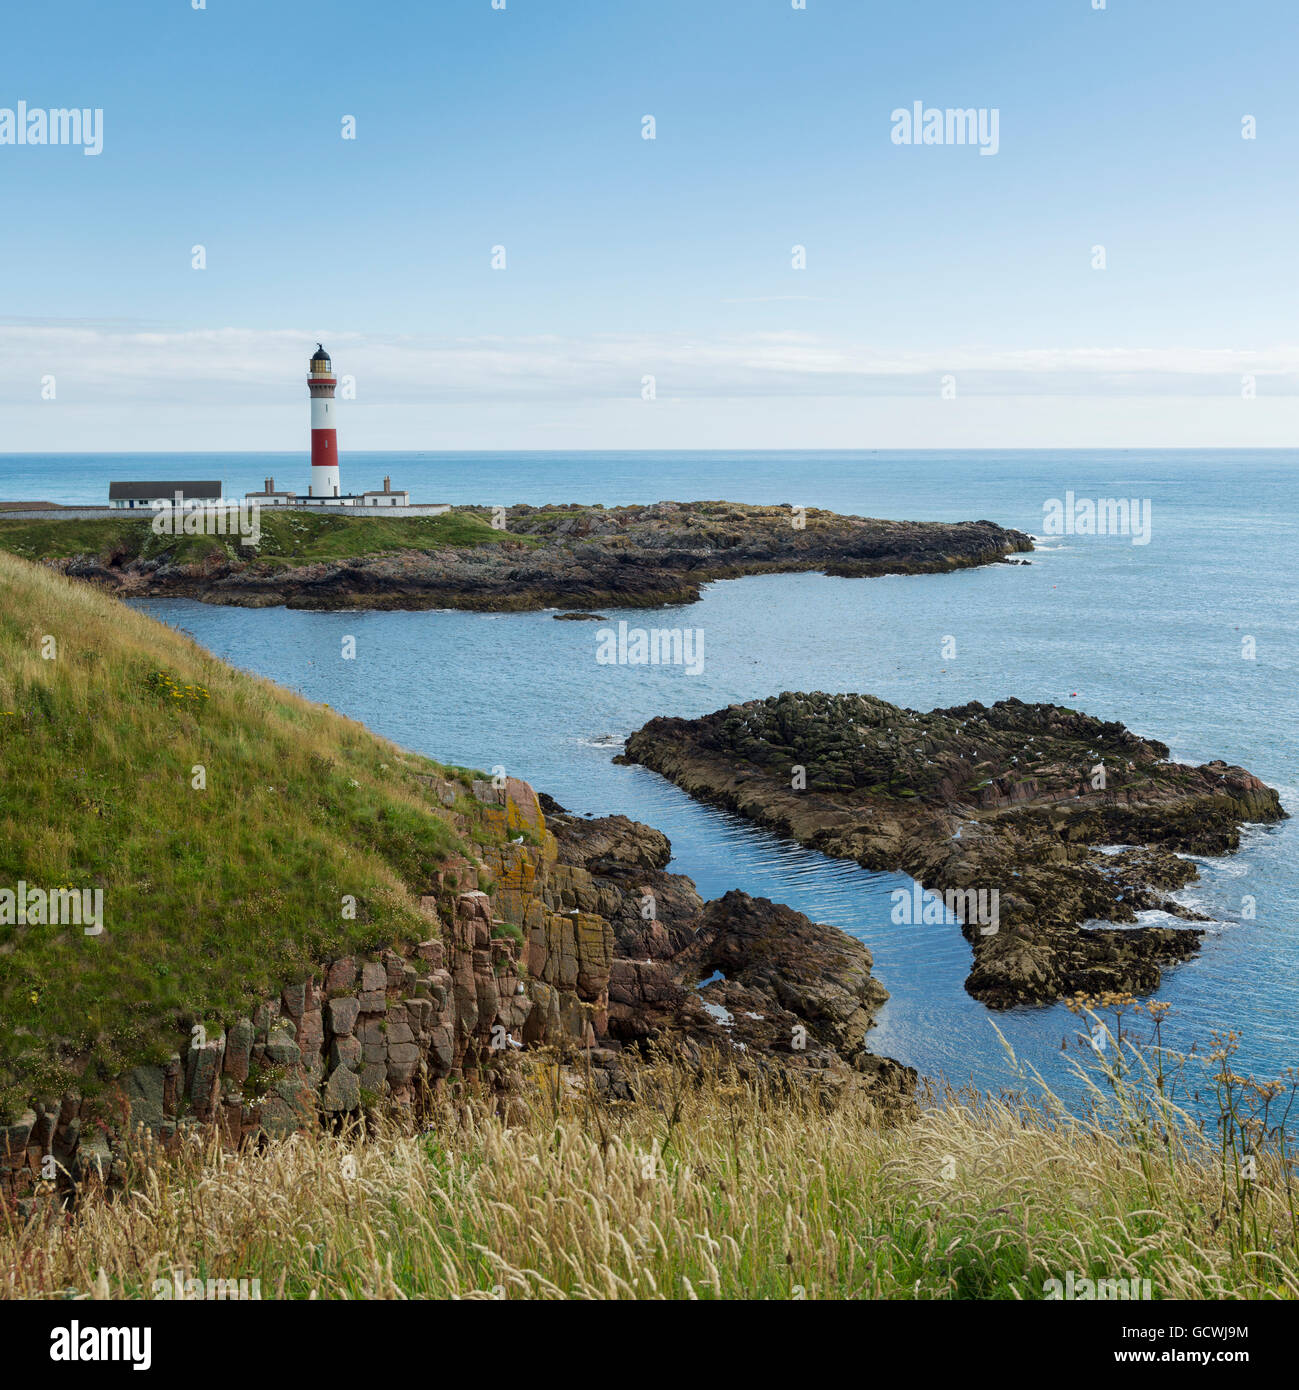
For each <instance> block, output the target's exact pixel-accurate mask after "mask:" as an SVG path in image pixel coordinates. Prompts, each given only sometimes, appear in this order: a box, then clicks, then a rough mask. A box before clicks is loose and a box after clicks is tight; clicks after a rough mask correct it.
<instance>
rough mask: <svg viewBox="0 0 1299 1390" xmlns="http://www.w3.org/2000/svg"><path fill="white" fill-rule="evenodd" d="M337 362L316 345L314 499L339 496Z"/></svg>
mask: <svg viewBox="0 0 1299 1390" xmlns="http://www.w3.org/2000/svg"><path fill="white" fill-rule="evenodd" d="M336 384H337V383H336V381H335V379H334V364H333V363H332V362H331V361H330V360H329V354H328V353H327V352H326V351H325V349H324V347H323V346H322V345H321V344H320V343H317V344H316V351H315V352H314V353H313V354H312V358H311V367H310V370H309V372H308V375H307V389H308V390H309V391H310V392H311V493H310V495H311V496H312V497H313V498H326V497H330V498H333V497H338V496H339V495H340V494H339V480H338V429H337V427H336V423H335V416H334V387H335V385H336Z"/></svg>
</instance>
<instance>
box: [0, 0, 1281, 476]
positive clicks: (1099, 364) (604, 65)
mask: <svg viewBox="0 0 1299 1390" xmlns="http://www.w3.org/2000/svg"><path fill="white" fill-rule="evenodd" d="M1297 30H1299V7H1297V6H1295V5H1294V4H1293V0H1285V3H1283V2H1282V0H1258V3H1232V4H1227V3H1216V2H1215V0H1107V6H1106V8H1105V9H1104V10H1099V11H1098V10H1094V9H1093V8H1092V0H986V3H970V0H911V3H906V4H884V3H876V0H869V3H868V2H867V0H806V9H804V10H795V9H794V8H793V7H792V5H791V4H790V0H644V2H643V3H636V2H635V0H619V3H612V2H611V0H506V8H505V9H504V10H495V9H493V8H492V5H491V0H420V3H414V2H413V0H385V3H382V4H373V5H370V6H359V5H356V4H353V3H348V4H344V3H333V2H332V0H321V2H320V3H317V4H314V5H311V6H306V5H287V4H281V3H267V0H259V2H255V0H207V4H206V8H205V9H203V10H194V9H193V8H192V7H191V3H190V0H149V2H148V3H144V0H124V2H121V3H114V4H112V5H104V4H102V3H98V0H71V2H68V3H50V4H47V5H41V6H22V7H20V8H19V7H9V8H8V10H7V12H6V14H5V17H4V20H3V31H2V32H3V37H4V43H3V45H2V46H0V108H4V107H9V108H13V107H16V105H17V103H18V101H19V100H23V101H26V102H27V103H28V105H29V106H30V107H61V106H78V107H93V108H102V110H103V113H104V115H103V141H104V145H103V152H102V153H101V154H100V155H98V156H97V157H87V156H85V155H84V154H83V153H82V152H81V151H80V150H77V149H70V148H48V147H15V146H4V145H0V187H3V190H4V202H3V206H4V209H5V213H6V215H5V217H4V218H3V221H2V222H0V265H2V266H3V272H2V273H3V283H4V295H3V298H2V299H0V412H2V413H3V420H4V422H5V429H4V431H3V433H2V434H0V449H9V450H43V449H49V450H59V449H78V448H109V447H112V448H118V449H185V448H248V449H257V448H267V449H278V448H295V447H299V446H300V445H301V444H302V442H303V436H304V434H305V423H304V422H305V420H306V413H307V412H306V392H305V389H303V383H302V376H303V372H304V368H305V361H306V357H307V356H308V355H309V353H310V350H311V348H312V347H313V345H314V342H315V340H316V338H323V339H324V340H325V342H326V345H327V346H328V347H330V349H331V350H332V351H333V353H334V356H335V364H336V367H337V369H338V370H339V371H340V372H343V373H349V372H350V373H351V374H353V375H354V376H355V378H356V399H355V401H349V402H348V403H347V406H346V410H345V412H344V414H343V416H342V420H341V426H342V431H343V433H342V438H341V440H340V443H341V444H342V446H343V448H344V449H346V448H347V447H348V446H349V444H350V445H351V446H352V447H355V448H428V449H438V448H526V447H535V448H582V447H585V448H601V447H672V446H680V447H687V446H710V445H714V446H718V447H731V446H733V447H744V446H750V447H751V446H761V445H763V444H770V445H772V446H782V447H873V446H878V447H903V446H907V445H914V446H934V445H937V446H942V445H953V446H955V445H960V444H965V445H969V446H974V447H996V446H998V445H1005V446H1012V445H1021V446H1023V445H1034V444H1040V445H1056V446H1071V445H1080V446H1081V445H1091V444H1096V445H1101V444H1115V445H1123V444H1126V445H1158V444H1170V445H1173V444H1192V443H1193V444H1242V445H1245V444H1291V443H1293V442H1294V440H1295V438H1296V433H1297V431H1299V405H1297V402H1299V328H1297V327H1296V325H1297V324H1299V285H1297V283H1296V282H1297V275H1299V272H1297V271H1296V259H1295V254H1294V246H1295V225H1296V212H1297V211H1299V209H1297V208H1296V203H1297V202H1299V180H1297V179H1296V174H1297V173H1299V121H1297V120H1296V117H1295V114H1294V107H1293V74H1294V71H1295V66H1296V59H1297V58H1299V42H1297V41H1296V40H1297ZM916 101H921V102H923V103H925V105H926V106H928V107H937V108H949V107H961V108H983V109H986V110H992V109H994V108H995V109H996V110H997V112H998V118H999V149H998V152H997V154H996V155H995V157H985V156H981V155H980V154H979V152H978V150H977V149H975V148H971V147H968V146H965V147H948V146H919V145H912V146H900V145H897V144H895V143H894V142H893V140H892V138H891V134H892V130H893V124H892V120H891V114H892V112H893V111H894V110H895V109H897V108H910V107H911V106H912V104H913V103H914V102H916ZM348 115H350V116H353V117H355V121H356V139H355V140H344V139H342V138H341V130H342V121H343V118H344V116H348ZM645 115H652V116H653V117H654V119H655V124H656V139H654V140H653V141H648V140H644V139H642V118H643V117H644V116H645ZM1246 116H1252V117H1253V118H1254V119H1255V121H1256V123H1257V138H1256V139H1255V140H1244V139H1242V138H1241V130H1242V120H1243V118H1244V117H1246ZM195 245H201V246H203V247H204V248H205V251H206V258H207V267H206V269H204V270H195V269H193V268H192V266H191V248H192V247H193V246H195ZM497 245H503V246H504V247H505V248H506V259H507V268H506V269H505V270H493V269H492V267H491V254H492V248H493V247H494V246H497ZM795 245H801V246H804V247H806V260H807V268H806V269H804V270H795V269H793V268H792V267H791V251H792V248H793V247H794V246H795ZM1096 245H1103V246H1104V247H1105V252H1106V260H1107V266H1106V268H1105V269H1104V270H1101V271H1098V270H1094V269H1093V268H1092V258H1093V253H1092V248H1093V247H1094V246H1096ZM647 375H648V376H653V377H654V379H655V388H656V399H654V400H652V401H646V400H643V399H642V382H643V379H644V377H645V376H647ZM1246 375H1249V376H1252V377H1254V378H1255V379H1256V382H1257V399H1244V398H1242V390H1241V382H1242V377H1244V376H1246ZM48 376H53V378H54V390H55V399H53V400H48V399H46V400H43V399H41V391H42V385H41V383H42V380H43V379H44V378H46V377H48ZM944 376H950V377H952V378H954V382H955V391H956V398H955V399H943V397H942V392H941V385H940V383H941V381H942V378H943V377H944ZM949 394H950V392H949Z"/></svg>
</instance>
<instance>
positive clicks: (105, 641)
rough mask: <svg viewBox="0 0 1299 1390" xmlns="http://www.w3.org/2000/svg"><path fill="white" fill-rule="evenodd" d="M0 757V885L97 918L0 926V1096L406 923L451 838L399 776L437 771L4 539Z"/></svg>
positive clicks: (379, 939) (128, 1047) (91, 1071)
mask: <svg viewBox="0 0 1299 1390" xmlns="http://www.w3.org/2000/svg"><path fill="white" fill-rule="evenodd" d="M0 770H2V772H3V776H2V777H0V890H3V889H9V890H15V889H16V888H17V886H18V884H19V882H20V881H21V882H25V883H26V884H27V885H28V887H29V888H32V887H35V888H39V889H42V890H46V891H49V890H55V889H59V888H72V889H92V890H93V889H101V890H102V892H103V924H104V929H103V931H102V933H101V934H99V935H95V936H88V935H86V934H85V933H84V930H83V929H82V928H80V927H78V926H75V925H74V926H52V925H47V924H44V923H38V922H32V921H29V922H28V923H26V924H25V925H24V924H19V923H17V922H9V923H7V924H4V923H0V1015H3V1018H4V1020H5V1025H6V1026H5V1029H4V1030H3V1034H2V1035H0V1112H2V1111H3V1109H4V1108H5V1107H6V1104H10V1105H12V1104H14V1103H15V1102H16V1100H17V1099H18V1098H20V1097H19V1092H22V1093H23V1094H24V1095H31V1094H33V1093H53V1092H56V1091H57V1090H58V1089H59V1088H60V1087H61V1086H63V1085H65V1084H67V1083H68V1081H69V1080H70V1079H71V1070H70V1068H71V1066H72V1064H73V1062H74V1060H75V1059H76V1058H78V1057H85V1056H87V1055H88V1056H89V1058H90V1063H89V1065H88V1067H87V1068H86V1073H85V1076H84V1079H83V1083H82V1084H83V1088H84V1089H89V1088H91V1087H92V1086H93V1083H94V1081H95V1079H96V1078H100V1079H103V1078H107V1077H109V1076H112V1075H115V1074H117V1073H119V1072H120V1071H121V1070H122V1069H123V1067H124V1066H127V1065H131V1064H132V1063H134V1062H136V1061H140V1060H146V1059H147V1060H156V1059H155V1058H154V1057H153V1056H152V1055H151V1054H150V1047H151V1046H156V1044H155V1043H153V1041H152V1040H153V1038H154V1037H156V1036H157V1035H158V1034H159V1033H160V1032H161V1031H162V1028H163V1027H166V1028H170V1029H174V1028H175V1027H176V1026H178V1025H180V1026H183V1025H185V1024H187V1023H189V1022H190V1021H192V1020H195V1019H201V1018H205V1017H208V1016H210V1015H213V1014H215V1015H220V1014H222V1013H225V1014H230V1013H232V1012H233V1011H235V1010H236V1009H238V1008H239V1007H240V1006H241V1005H244V1004H246V1003H247V1002H248V1001H249V1000H250V999H252V998H254V997H256V996H257V995H258V994H259V993H265V992H266V991H267V990H269V989H274V988H278V987H279V985H280V984H281V983H282V982H284V981H287V980H290V979H293V978H295V977H297V978H300V977H301V975H302V974H304V973H305V972H306V971H307V969H308V967H309V965H310V964H311V963H312V962H314V961H318V960H320V959H322V958H325V957H328V956H332V955H339V954H343V953H345V952H347V951H350V950H352V949H360V948H365V947H373V946H375V945H378V944H381V943H383V942H387V941H390V940H392V939H394V938H396V937H399V936H401V937H405V938H407V939H410V937H412V936H414V935H426V934H427V922H426V921H422V919H421V918H420V916H419V912H418V895H419V893H420V892H421V891H422V889H423V888H424V887H425V885H426V884H427V882H428V878H429V874H430V873H431V872H432V870H433V869H434V868H435V867H436V866H437V864H439V863H440V862H443V861H444V860H445V859H446V858H447V857H448V856H450V855H452V854H454V853H456V852H458V851H459V850H460V849H461V848H462V846H461V845H460V842H459V840H458V838H457V834H456V831H455V829H454V827H453V825H452V823H451V812H450V811H448V810H446V809H445V808H443V807H442V806H441V805H440V804H438V805H437V807H436V810H435V809H433V808H432V807H431V805H430V801H429V797H428V793H427V789H426V787H425V786H424V785H423V784H422V783H421V782H420V780H419V778H420V776H421V775H423V776H426V777H427V776H428V775H429V774H431V773H438V774H442V775H447V776H454V775H455V774H454V772H452V771H450V770H448V769H445V768H441V767H439V766H438V765H437V764H434V763H431V762H430V761H429V760H427V759H424V758H420V757H416V756H414V755H412V754H410V753H407V752H404V751H403V750H401V749H399V748H397V747H396V746H395V745H393V744H390V743H388V742H387V741H385V740H383V739H380V738H377V737H376V736H374V735H373V734H371V733H369V732H368V731H367V730H366V729H364V728H363V727H362V726H361V725H359V724H356V723H354V722H352V721H350V720H347V719H344V718H343V717H342V716H340V715H338V714H336V713H334V712H333V711H332V710H330V709H328V708H327V707H324V706H319V705H313V704H310V703H308V702H307V701H305V700H302V699H299V698H297V697H296V696H294V695H292V694H290V693H288V692H287V691H284V690H282V689H280V688H279V687H277V686H274V685H272V684H271V683H269V682H267V681H263V680H260V679H257V678H255V677H253V676H249V675H245V674H243V673H241V672H238V671H235V670H233V669H232V668H231V667H229V666H227V665H225V664H224V663H223V662H221V661H219V660H217V659H216V658H215V657H212V656H210V655H209V654H207V653H206V652H204V651H203V650H202V649H201V648H199V647H198V646H197V645H196V644H195V643H194V642H192V641H190V640H189V639H187V638H185V637H183V636H181V635H180V634H178V633H176V632H174V631H172V630H171V629H170V628H167V627H164V626H162V625H160V624H158V623H156V622H154V621H153V620H151V619H149V618H146V617H144V616H143V615H142V614H138V613H135V612H133V611H131V610H130V609H127V608H125V607H123V606H122V605H121V604H119V603H118V602H116V601H115V600H113V599H111V598H108V597H106V596H104V595H103V594H101V593H99V592H98V591H96V590H95V589H92V588H90V587H87V586H83V585H78V584H76V583H74V582H72V581H70V580H67V579H64V578H61V577H59V576H57V575H55V574H53V573H51V572H49V571H48V570H45V569H43V568H40V567H38V566H35V565H31V564H28V563H26V562H25V561H22V560H18V559H15V558H13V557H12V556H9V555H4V554H0ZM474 806H475V803H473V802H472V799H471V798H469V797H468V796H466V798H465V799H464V801H463V804H462V805H458V806H457V807H455V808H454V810H456V811H458V812H459V813H461V814H463V815H469V816H474V815H476V814H477V813H476V812H475V810H474ZM345 895H346V896H350V897H352V898H354V899H355V900H356V907H355V917H351V918H349V917H346V916H344V904H343V899H344V896H345ZM160 1025H161V1026H160Z"/></svg>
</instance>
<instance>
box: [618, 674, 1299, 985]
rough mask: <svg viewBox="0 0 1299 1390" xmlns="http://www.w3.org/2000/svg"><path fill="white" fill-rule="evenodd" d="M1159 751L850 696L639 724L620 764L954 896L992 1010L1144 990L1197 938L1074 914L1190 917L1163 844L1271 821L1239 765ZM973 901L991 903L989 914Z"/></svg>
mask: <svg viewBox="0 0 1299 1390" xmlns="http://www.w3.org/2000/svg"><path fill="white" fill-rule="evenodd" d="M1167 759H1168V749H1167V747H1166V746H1165V745H1164V744H1162V743H1158V742H1156V741H1154V740H1148V739H1143V738H1139V737H1138V736H1137V735H1135V734H1133V733H1131V732H1130V731H1129V730H1127V729H1126V728H1124V727H1123V726H1122V725H1121V724H1118V723H1114V722H1108V723H1107V722H1103V721H1101V720H1098V719H1094V718H1091V717H1090V716H1088V715H1085V714H1082V713H1079V712H1078V711H1076V710H1070V709H1066V708H1063V707H1060V706H1055V705H1043V704H1038V705H1026V704H1023V703H1021V702H1020V701H1018V700H1013V699H1012V700H1003V701H999V702H998V703H997V704H995V705H993V706H991V707H985V706H984V705H982V704H979V703H977V702H975V703H971V704H968V705H962V706H957V707H954V708H951V709H945V710H943V709H940V710H934V711H932V712H931V713H929V714H921V713H918V712H917V711H915V710H906V709H901V708H899V707H897V706H895V705H890V704H888V703H886V702H885V701H883V700H878V699H875V698H873V697H871V696H866V695H825V694H821V693H813V694H792V693H786V694H782V695H780V696H776V697H772V698H770V699H767V700H753V701H749V702H748V703H746V704H741V705H733V706H731V707H730V708H728V709H724V710H718V711H717V712H715V713H714V714H710V715H707V716H705V717H703V718H701V719H696V720H684V719H662V718H661V719H653V720H651V721H650V722H649V723H648V724H646V725H645V726H644V728H642V729H640V730H639V731H638V732H636V733H634V734H633V735H632V736H631V738H630V739H629V740H628V741H627V747H626V752H625V753H624V754H623V755H622V757H621V758H620V759H618V761H625V762H631V763H640V764H642V765H644V766H646V767H649V768H652V769H653V770H655V771H657V772H660V773H661V774H663V775H664V776H665V777H667V778H668V779H669V780H671V781H673V782H675V783H676V784H677V785H678V786H679V787H681V788H682V789H683V790H685V791H687V792H688V793H690V794H691V795H692V796H695V797H698V798H699V799H701V800H705V801H710V802H713V803H715V804H719V805H722V806H725V807H727V808H728V809H730V810H733V811H736V812H738V813H739V814H741V815H743V816H746V817H747V818H749V819H750V820H753V821H755V822H757V823H759V824H761V825H765V826H767V827H768V828H770V829H772V830H775V831H777V832H778V833H780V834H782V835H785V836H788V837H789V838H791V839H793V840H796V841H797V842H798V843H800V844H803V845H806V846H808V847H809V848H812V849H817V850H820V851H821V852H822V853H824V854H827V855H830V856H832V857H835V858H848V859H854V860H856V861H857V862H858V863H859V864H861V865H862V866H863V867H864V868H868V869H875V870H892V871H901V872H904V873H908V874H910V875H911V876H912V877H913V878H915V879H916V880H918V882H919V883H920V884H923V886H924V888H925V889H926V890H930V891H933V892H939V893H942V894H944V895H945V899H946V900H947V901H948V902H950V901H952V897H953V896H954V897H955V901H956V902H957V904H959V905H958V906H957V907H956V908H954V910H955V911H956V913H957V915H958V917H959V918H960V920H961V921H962V924H963V925H962V931H963V932H964V934H965V936H966V938H967V940H969V941H970V943H971V946H972V947H973V949H974V964H973V969H972V970H971V973H970V976H969V978H968V979H967V980H966V989H967V990H968V991H969V993H970V994H972V995H973V996H974V997H975V998H976V999H979V1000H981V1001H982V1002H984V1003H985V1004H987V1005H988V1006H989V1007H991V1008H1009V1007H1011V1006H1013V1005H1016V1004H1027V1003H1042V1002H1048V1001H1051V1000H1055V999H1058V998H1061V997H1064V996H1068V995H1072V994H1075V993H1087V994H1096V993H1101V992H1103V991H1107V990H1131V991H1141V992H1144V991H1148V990H1152V989H1154V988H1155V987H1156V986H1157V985H1158V983H1159V979H1160V973H1161V967H1162V966H1163V965H1166V964H1170V963H1173V962H1176V961H1180V960H1185V959H1187V958H1188V957H1190V956H1191V955H1194V954H1195V952H1196V951H1197V950H1198V949H1199V944H1200V938H1201V936H1202V933H1201V932H1200V931H1198V930H1196V929H1194V928H1187V929H1179V928H1171V927H1162V926H1158V927H1157V926H1147V927H1132V928H1119V929H1114V928H1106V927H1085V926H1084V923H1086V922H1088V921H1093V920H1099V921H1109V922H1115V923H1130V922H1135V921H1136V920H1137V917H1136V914H1137V912H1138V911H1141V910H1145V909H1149V908H1162V909H1163V910H1164V911H1167V912H1170V913H1171V914H1173V915H1176V916H1179V917H1182V918H1183V919H1196V918H1197V917H1198V914H1195V913H1193V912H1191V911H1189V909H1186V908H1184V907H1182V906H1181V905H1180V904H1178V903H1176V901H1175V900H1174V899H1172V898H1171V897H1169V896H1167V894H1168V893H1169V892H1170V891H1175V890H1176V889H1177V888H1180V887H1182V886H1184V885H1185V884H1186V883H1187V882H1190V881H1191V880H1192V879H1193V878H1194V877H1195V876H1196V871H1195V868H1194V865H1192V864H1189V863H1188V862H1187V861H1186V860H1184V859H1179V858H1178V855H1179V854H1224V853H1229V852H1231V851H1234V850H1235V849H1237V848H1238V847H1239V843H1240V826H1241V825H1242V824H1243V823H1245V822H1249V821H1257V822H1269V821H1276V820H1280V819H1282V818H1284V816H1285V812H1284V811H1283V810H1282V809H1281V805H1280V800H1279V798H1278V796H1277V794H1276V792H1275V791H1274V790H1272V789H1271V788H1269V787H1266V786H1265V785H1264V784H1263V783H1262V782H1260V781H1259V780H1258V778H1256V777H1254V776H1253V775H1252V774H1250V773H1248V772H1246V771H1245V770H1244V769H1243V768H1239V767H1229V766H1227V765H1226V764H1225V763H1221V762H1212V763H1206V764H1204V765H1203V766H1200V767H1190V766H1186V765H1184V764H1179V763H1170V762H1168V761H1167ZM1101 846H1127V847H1129V848H1127V849H1126V850H1124V851H1123V852H1121V853H1119V854H1107V853H1102V852H1100V848H1099V847H1101ZM994 893H995V894H996V897H995V898H994V897H993V896H992V895H993V894H994ZM979 894H983V895H984V896H983V897H982V898H980V897H979ZM980 904H983V905H985V906H986V905H987V904H995V905H996V917H995V920H994V921H992V922H989V921H987V920H985V918H982V917H980V916H979V905H980ZM962 907H964V908H968V909H972V910H971V911H969V912H965V911H962V910H961V909H962ZM903 920H908V919H905V918H904V919H903ZM924 920H925V921H926V922H929V921H930V919H929V918H928V917H926V918H925V919H924ZM942 920H943V918H942V916H941V914H940V915H938V916H937V921H938V922H941V921H942ZM1201 920H1202V919H1201Z"/></svg>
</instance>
